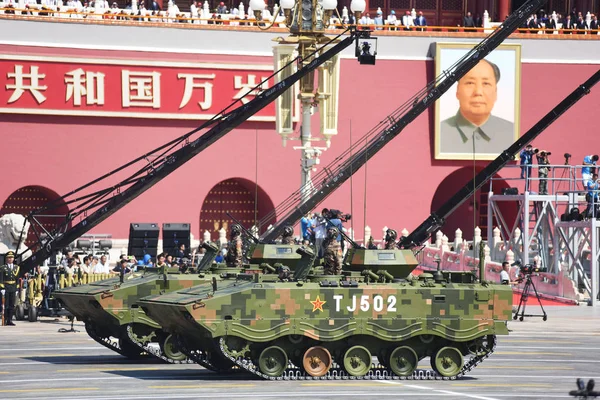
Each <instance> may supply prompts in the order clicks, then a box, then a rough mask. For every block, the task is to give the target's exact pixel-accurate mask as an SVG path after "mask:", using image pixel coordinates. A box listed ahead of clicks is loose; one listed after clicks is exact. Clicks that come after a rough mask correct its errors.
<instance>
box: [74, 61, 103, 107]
mask: <svg viewBox="0 0 600 400" xmlns="http://www.w3.org/2000/svg"><path fill="white" fill-rule="evenodd" d="M104 76H105V75H104V74H103V73H102V72H85V71H84V70H83V69H81V68H78V69H76V70H73V71H71V72H67V73H66V74H65V83H66V84H67V93H66V100H65V101H69V100H71V98H72V99H73V105H75V106H80V105H81V98H82V97H83V96H85V102H86V104H87V105H88V106H89V105H93V104H98V105H104Z"/></svg>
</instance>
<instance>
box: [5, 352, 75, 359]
mask: <svg viewBox="0 0 600 400" xmlns="http://www.w3.org/2000/svg"><path fill="white" fill-rule="evenodd" d="M75 356H76V355H75V354H62V353H61V354H45V353H44V354H20V355H13V356H0V358H32V357H75Z"/></svg>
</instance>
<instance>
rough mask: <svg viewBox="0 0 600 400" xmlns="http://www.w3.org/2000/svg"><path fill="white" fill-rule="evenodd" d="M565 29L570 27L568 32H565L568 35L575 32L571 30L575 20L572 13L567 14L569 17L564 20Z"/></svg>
mask: <svg viewBox="0 0 600 400" xmlns="http://www.w3.org/2000/svg"><path fill="white" fill-rule="evenodd" d="M563 29H568V31H567V32H563V33H565V34H567V35H570V34H572V33H573V32H572V31H571V29H574V25H573V20H572V19H571V16H570V15H567V19H565V22H563Z"/></svg>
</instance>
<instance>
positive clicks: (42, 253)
mask: <svg viewBox="0 0 600 400" xmlns="http://www.w3.org/2000/svg"><path fill="white" fill-rule="evenodd" d="M349 32H350V34H349V35H348V36H346V37H345V38H343V39H342V40H340V41H339V42H338V43H336V44H334V45H333V46H331V47H330V48H328V49H327V50H326V51H323V52H322V53H320V54H318V55H317V56H315V57H314V58H313V59H312V60H311V61H310V62H308V63H306V64H303V65H302V67H301V68H299V69H298V70H297V71H296V72H295V73H293V74H292V75H290V76H289V77H287V78H285V79H283V80H282V81H281V82H279V83H277V84H275V85H274V86H273V87H271V88H270V89H267V90H264V91H263V92H261V93H260V94H259V95H257V96H256V97H255V98H254V99H253V100H251V101H249V102H248V103H247V104H244V105H242V106H240V107H238V108H236V109H234V110H233V111H231V112H229V113H228V114H225V115H223V116H222V118H219V119H218V120H216V122H215V123H214V125H213V126H212V127H211V128H210V129H209V130H208V131H206V133H204V134H203V135H202V136H200V137H198V138H197V139H196V140H193V141H191V142H189V143H186V144H185V145H184V146H183V147H182V148H180V149H178V150H176V151H174V152H173V153H171V154H169V155H167V156H166V160H165V161H164V162H162V163H160V165H158V166H157V167H156V168H149V169H147V170H146V171H147V174H146V175H143V176H139V173H138V174H136V175H138V176H137V177H136V179H135V180H132V181H131V182H133V183H132V184H131V186H129V187H128V188H127V189H125V190H124V191H122V192H118V193H116V194H115V195H114V196H112V197H109V198H106V197H107V196H108V195H109V194H110V193H111V191H112V189H107V190H104V191H100V192H97V193H94V194H93V196H94V197H93V198H94V199H101V203H100V207H98V208H97V209H95V211H93V212H91V213H90V214H89V215H87V216H86V217H85V218H84V219H82V220H81V221H80V222H78V223H77V224H75V225H74V226H72V227H71V228H68V229H66V230H65V231H64V232H63V233H58V234H56V235H55V236H53V237H50V238H49V239H48V240H47V241H45V242H43V243H41V244H42V245H41V246H39V248H38V249H37V250H36V251H35V252H34V253H33V254H32V255H31V256H30V257H28V258H26V259H24V260H22V261H21V266H22V268H21V271H23V273H24V272H27V271H29V270H31V269H32V268H33V267H34V266H35V265H36V264H37V263H39V262H41V261H42V260H45V259H46V258H47V257H48V256H50V255H51V254H52V253H53V252H54V251H56V250H58V249H61V248H64V247H67V246H68V245H69V244H70V243H72V242H73V241H74V240H76V239H77V238H79V237H81V235H83V234H85V233H86V232H89V231H90V230H91V229H92V228H94V227H95V226H97V225H98V224H100V223H101V222H102V221H104V220H105V219H107V218H108V217H110V216H111V215H113V214H114V213H115V212H117V211H118V210H120V209H121V208H123V207H124V206H125V205H126V204H128V203H129V202H131V201H132V200H134V199H135V198H136V197H138V196H139V195H140V194H142V193H144V192H145V191H146V190H148V189H149V188H151V187H152V186H154V185H155V184H157V183H158V182H160V181H161V180H162V179H163V178H165V177H167V176H168V175H169V174H170V173H172V172H173V171H175V170H176V169H178V168H179V167H181V166H182V165H183V164H185V163H186V162H187V161H189V160H190V159H192V158H193V157H194V156H195V155H197V154H199V153H200V152H202V151H203V150H204V149H206V148H207V147H208V146H210V145H211V144H213V143H214V142H216V141H217V140H218V139H220V138H222V137H223V136H225V135H226V134H227V133H229V132H230V131H231V130H233V129H234V128H236V127H238V126H239V125H240V124H242V123H243V122H245V121H246V120H247V119H248V118H250V117H251V116H253V115H254V114H256V113H257V112H259V111H260V110H262V109H263V108H264V107H266V106H267V105H268V104H270V103H271V102H273V101H274V100H275V99H276V98H277V97H279V96H280V95H282V94H283V93H284V92H285V91H286V90H287V89H288V88H290V87H291V86H292V85H294V84H295V83H296V82H298V81H299V80H300V79H301V78H302V77H303V76H305V75H306V74H308V73H310V72H312V71H314V70H316V69H317V68H318V67H319V66H320V65H322V64H323V63H325V62H326V61H328V60H330V59H331V58H332V57H334V56H335V55H337V54H339V53H340V52H341V51H343V50H344V49H345V48H347V47H349V46H350V45H351V44H352V43H353V41H354V40H355V39H359V38H361V37H369V35H370V32H369V31H358V30H355V29H349ZM340 36H341V35H340ZM163 147H164V146H163ZM84 197H85V196H84ZM102 197H105V198H104V199H102ZM88 201H92V199H90V200H88Z"/></svg>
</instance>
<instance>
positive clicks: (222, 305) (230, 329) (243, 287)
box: [139, 249, 512, 377]
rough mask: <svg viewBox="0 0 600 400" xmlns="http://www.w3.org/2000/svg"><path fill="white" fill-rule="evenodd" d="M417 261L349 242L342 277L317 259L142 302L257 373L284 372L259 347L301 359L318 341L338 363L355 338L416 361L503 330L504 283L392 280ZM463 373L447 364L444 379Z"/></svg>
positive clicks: (199, 344)
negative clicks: (296, 270)
mask: <svg viewBox="0 0 600 400" xmlns="http://www.w3.org/2000/svg"><path fill="white" fill-rule="evenodd" d="M417 264H418V263H417V260H416V259H415V257H414V255H413V254H412V252H410V251H408V250H366V249H351V250H350V251H349V253H348V254H347V256H346V259H345V264H344V271H343V274H342V275H338V276H336V277H334V276H328V275H323V272H325V273H327V272H328V271H326V268H323V269H321V267H318V266H316V267H313V269H312V270H311V273H310V274H309V275H308V276H307V277H306V278H305V279H301V280H298V281H295V282H290V281H288V280H287V279H286V280H284V281H281V280H279V278H278V276H277V275H276V274H250V273H247V274H240V275H238V276H237V278H236V280H234V281H229V282H220V283H219V285H218V287H217V288H216V290H214V288H213V287H211V285H201V286H199V287H196V288H193V289H190V290H185V291H177V292H172V293H170V294H167V295H162V296H151V297H147V298H144V299H142V300H140V301H139V304H140V306H141V307H142V308H143V309H144V310H145V311H146V312H147V313H148V314H149V315H150V316H151V317H152V318H153V319H155V320H156V321H157V322H158V323H159V324H160V325H161V326H162V327H163V329H165V330H166V331H168V332H170V333H173V334H175V335H177V336H178V337H180V338H182V340H183V341H184V342H185V343H186V346H188V347H189V348H195V349H199V350H200V351H202V352H205V353H206V354H209V355H210V354H214V352H215V346H219V345H218V344H219V343H220V347H221V352H222V355H221V356H223V355H225V356H229V357H232V360H234V359H239V360H242V359H243V360H246V361H243V362H242V364H239V365H240V366H243V365H247V364H248V363H254V364H256V363H257V362H258V363H259V366H257V367H256V371H257V374H259V375H260V374H262V375H261V376H263V377H264V376H271V377H274V376H280V375H278V374H281V373H283V372H282V371H283V370H282V371H275V372H273V371H270V370H269V368H268V367H267V366H265V365H266V364H264V362H267V361H268V360H271V358H269V357H270V356H269V357H267V356H265V357H266V358H265V360H266V361H265V360H263V361H264V362H263V364H260V362H261V361H260V360H261V357H262V355H261V354H263V352H273V351H275V352H278V353H277V354H279V355H281V354H284V356H285V355H287V357H289V358H290V360H292V361H293V360H294V358H295V359H296V361H294V365H299V364H298V363H301V362H302V355H303V354H304V356H306V355H307V354H308V353H309V352H310V351H314V350H313V347H314V346H317V347H318V348H319V349H320V350H319V351H321V352H323V351H326V352H328V353H330V354H331V356H332V357H333V359H335V360H338V361H337V362H338V363H340V362H344V360H346V361H348V360H350V361H351V360H353V359H354V358H352V357H351V356H348V352H352V351H355V349H354V348H353V347H351V346H352V345H353V344H354V345H360V346H362V347H364V348H365V349H367V350H368V352H370V353H371V354H374V355H377V356H378V358H379V359H380V362H381V363H382V364H385V363H387V364H389V361H390V360H389V359H388V357H389V356H390V352H391V351H392V350H393V349H397V348H399V347H401V348H402V349H404V348H405V347H409V348H410V351H411V352H412V351H414V354H415V357H417V358H418V359H417V358H415V360H416V361H415V363H414V364H415V365H414V367H415V368H416V363H417V361H418V360H420V359H422V358H424V357H426V356H431V357H432V359H435V360H438V359H439V360H442V361H443V360H444V359H445V355H446V353H441V355H440V354H438V353H436V351H437V350H438V349H442V348H446V347H445V346H450V347H451V350H444V351H446V352H447V351H455V352H457V353H459V354H469V352H470V351H471V349H472V348H479V346H482V345H481V343H483V342H482V340H483V339H484V338H492V337H495V335H506V334H508V329H507V326H506V321H507V320H509V319H510V318H511V315H512V290H511V288H510V287H509V286H505V285H504V286H503V285H495V284H490V283H487V282H484V283H483V284H480V283H477V282H475V279H474V275H473V274H471V273H470V272H469V273H454V272H453V273H443V274H442V275H440V276H436V277H435V278H434V276H433V275H431V274H427V273H424V274H421V275H420V277H419V278H418V279H417V278H413V279H409V280H399V279H398V277H399V276H407V275H408V274H410V272H411V271H412V270H413V269H414V268H415V267H416V265H417ZM319 271H323V272H319ZM489 342H490V340H489V339H488V343H489ZM493 342H494V344H495V339H493ZM273 346H275V347H277V348H276V349H273ZM401 351H408V350H401ZM440 351H441V350H440ZM491 351H493V348H486V352H488V353H491ZM368 352H367V353H368ZM367 353H365V354H367ZM269 354H271V353H269ZM320 354H321V353H320ZM394 354H395V353H394ZM411 354H413V353H411ZM257 355H261V356H260V357H258V356H257ZM284 356H281V357H283V358H285V357H284ZM240 357H241V358H240ZM257 357H258V358H257ZM298 357H299V358H298ZM369 357H370V356H369ZM369 357H367V359H370V358H369ZM461 357H462V356H461ZM283 358H282V359H283ZM461 360H462V358H461ZM350 361H349V362H350ZM440 362H441V361H440ZM244 363H246V364H244ZM461 363H462V361H461ZM267 364H268V363H267ZM283 364H285V365H287V363H283ZM367 364H369V365H370V362H367ZM260 365H262V367H261V366H260ZM344 365H346V364H344ZM307 368H308V370H310V368H309V367H307V366H306V364H305V365H304V369H305V370H307ZM345 368H346V369H347V370H352V368H351V367H345ZM436 368H437V367H436ZM284 370H285V367H284ZM367 370H368V368H367ZM436 370H441V371H443V367H439V368H437V369H436ZM252 371H254V370H252ZM265 371H266V372H265ZM411 371H412V370H411ZM459 371H460V369H457V370H456V371H454V370H452V371H450V372H448V371H445V372H444V373H447V375H444V376H454V375H456V374H458V372H459ZM313 372H314V371H313ZM397 373H401V372H397ZM313 376H316V375H313Z"/></svg>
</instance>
